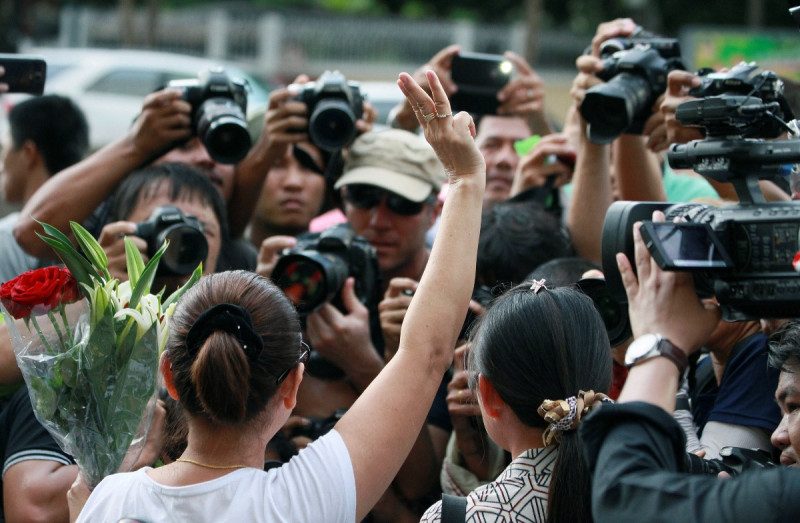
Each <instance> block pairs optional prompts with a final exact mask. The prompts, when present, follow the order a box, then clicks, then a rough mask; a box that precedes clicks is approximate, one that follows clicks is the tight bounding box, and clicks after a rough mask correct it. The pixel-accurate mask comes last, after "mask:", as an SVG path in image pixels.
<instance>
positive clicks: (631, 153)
mask: <svg viewBox="0 0 800 523" xmlns="http://www.w3.org/2000/svg"><path fill="white" fill-rule="evenodd" d="M612 148H613V151H614V152H613V154H612V162H613V165H614V174H615V175H616V182H617V190H618V192H619V198H620V199H621V200H634V201H644V202H665V201H667V193H666V191H665V190H664V182H663V180H662V176H661V162H660V159H659V157H658V156H657V155H656V154H655V153H653V152H651V151H649V150H648V149H647V148H646V138H645V137H643V136H634V135H631V134H623V135H621V136H620V137H619V138H617V139H616V140H614V143H613V145H612Z"/></svg>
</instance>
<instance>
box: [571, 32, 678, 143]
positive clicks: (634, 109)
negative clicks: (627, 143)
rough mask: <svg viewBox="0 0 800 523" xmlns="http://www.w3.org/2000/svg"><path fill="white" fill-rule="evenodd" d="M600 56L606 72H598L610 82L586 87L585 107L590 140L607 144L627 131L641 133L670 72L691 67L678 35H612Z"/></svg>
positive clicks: (582, 103)
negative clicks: (675, 36)
mask: <svg viewBox="0 0 800 523" xmlns="http://www.w3.org/2000/svg"><path fill="white" fill-rule="evenodd" d="M639 34H643V33H639ZM600 57H601V58H602V59H603V70H602V71H600V72H599V73H597V76H598V77H599V78H601V79H602V80H605V81H606V83H604V84H600V85H596V86H594V87H592V88H590V89H588V90H587V91H586V96H585V97H584V99H583V102H581V107H580V111H581V115H582V116H583V118H584V119H585V120H586V122H587V124H588V125H587V128H586V131H587V136H588V137H589V139H590V140H591V141H593V142H594V143H599V144H606V143H611V142H612V141H613V140H614V139H615V138H616V137H617V136H619V135H620V134H622V133H628V134H639V133H641V132H642V128H643V127H644V123H645V121H646V120H647V118H649V117H650V115H651V114H652V112H653V104H655V102H656V99H657V98H658V97H659V96H660V95H661V93H663V92H664V91H665V90H666V88H667V75H668V74H669V72H670V71H673V70H675V69H685V67H684V66H683V62H682V61H681V50H680V45H679V44H678V41H677V40H675V39H672V38H653V37H647V36H643V37H634V38H612V39H610V40H606V41H605V42H603V45H601V46H600Z"/></svg>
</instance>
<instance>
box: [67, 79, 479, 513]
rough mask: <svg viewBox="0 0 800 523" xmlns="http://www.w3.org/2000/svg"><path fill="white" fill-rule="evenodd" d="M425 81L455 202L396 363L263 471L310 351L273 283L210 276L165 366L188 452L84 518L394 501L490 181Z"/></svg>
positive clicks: (457, 319)
mask: <svg viewBox="0 0 800 523" xmlns="http://www.w3.org/2000/svg"><path fill="white" fill-rule="evenodd" d="M427 76H428V82H429V83H430V85H431V89H432V96H429V95H428V94H426V93H425V91H423V90H422V88H420V86H419V85H418V84H417V83H416V82H415V81H414V80H413V79H412V78H411V76H409V75H408V74H405V73H402V74H401V75H400V78H399V81H398V85H399V87H400V88H401V90H402V91H403V93H404V94H405V95H406V97H407V98H408V100H409V103H410V104H411V106H412V107H413V108H414V111H415V113H416V114H417V118H418V120H419V123H420V125H421V126H422V128H423V130H424V131H425V137H426V139H427V140H428V141H429V142H430V144H431V145H432V146H433V148H434V150H435V151H436V153H437V155H438V156H439V159H440V160H441V162H442V165H443V167H444V169H445V170H446V172H447V174H448V176H449V179H450V192H449V194H448V196H447V202H446V203H445V204H444V211H443V214H442V222H441V226H440V229H439V235H438V236H437V240H436V245H435V246H434V247H433V250H432V252H431V255H430V258H429V261H428V264H427V268H426V269H425V273H424V274H423V276H422V279H421V281H420V284H419V287H418V288H417V291H416V294H415V298H414V300H413V301H412V303H411V305H410V307H409V309H408V313H407V315H406V318H405V321H404V323H403V329H402V333H401V337H400V347H399V350H398V352H397V354H396V355H395V356H394V358H393V359H392V361H391V362H390V363H389V364H388V365H387V366H386V367H385V369H384V370H383V371H382V372H381V373H380V375H379V376H378V377H377V378H375V380H374V381H373V382H372V383H371V384H370V386H369V387H368V388H367V389H366V390H365V391H364V393H363V394H362V395H361V396H360V397H359V399H358V400H357V401H356V403H355V404H354V405H353V406H352V407H351V408H350V409H349V410H348V411H347V413H346V414H345V415H344V416H343V417H342V419H341V420H339V422H338V423H337V424H336V426H335V427H334V429H333V430H331V431H330V432H329V433H328V434H326V435H325V436H323V437H321V438H319V439H318V440H317V441H315V442H313V443H311V444H310V445H309V446H308V447H307V448H305V449H304V450H301V451H300V453H299V454H298V455H297V456H296V457H295V458H293V459H292V460H291V461H289V462H288V463H286V464H284V465H283V466H282V467H280V468H277V469H271V470H269V471H266V472H265V471H264V470H263V466H264V450H265V448H266V445H267V442H268V441H269V440H270V439H271V438H272V436H273V435H274V434H275V433H277V432H278V430H280V428H281V427H282V426H283V425H284V423H285V422H286V420H287V419H288V417H289V415H290V414H291V412H292V409H293V408H294V406H295V403H296V399H297V388H298V386H299V385H300V382H301V380H302V378H303V370H304V362H305V361H306V357H307V355H308V348H307V347H306V346H305V345H304V344H303V343H302V341H301V333H300V325H299V322H298V319H297V316H296V313H295V311H294V309H293V307H292V306H291V304H290V302H289V300H288V299H287V298H286V297H285V295H284V294H283V293H282V292H281V291H280V290H279V289H278V288H277V287H276V286H275V285H273V284H272V283H271V282H270V281H269V280H267V279H265V278H263V277H260V276H257V275H255V274H252V273H247V272H227V273H220V274H214V275H211V276H207V277H204V278H203V279H201V280H200V281H199V282H198V283H197V284H196V285H195V286H194V287H193V288H192V289H190V290H189V292H187V293H186V294H185V295H184V296H183V298H181V300H180V302H179V303H178V306H177V307H176V309H175V313H174V315H173V316H172V318H171V321H170V327H171V328H170V335H169V340H168V343H167V348H166V350H165V351H164V354H163V356H162V361H161V372H162V374H163V375H164V381H165V384H166V387H167V390H168V392H169V394H170V396H172V397H173V398H175V399H177V400H178V401H179V402H180V403H181V405H182V406H183V409H184V412H185V415H186V418H187V425H188V444H187V447H186V450H185V451H184V453H183V454H182V455H181V456H180V458H179V459H178V460H176V461H175V462H174V463H170V464H168V465H165V466H163V467H160V468H156V469H151V468H144V469H141V470H139V471H137V472H130V473H122V474H115V475H112V476H109V477H107V478H105V479H104V480H103V481H102V482H101V483H100V484H99V485H98V486H97V488H96V489H95V490H94V492H93V493H92V494H91V496H90V497H89V498H88V501H86V504H85V506H83V510H82V511H81V512H80V515H79V516H78V520H79V521H118V520H119V519H120V518H122V517H135V518H138V519H142V520H144V521H148V522H149V523H156V522H161V521H241V522H245V521H247V522H252V521H309V522H311V521H324V522H326V523H327V522H335V521H358V520H361V519H362V518H364V517H365V516H366V514H367V513H368V512H369V510H370V509H371V508H372V507H373V506H374V505H375V503H376V502H377V501H378V499H379V498H380V496H381V495H382V494H383V493H384V492H385V491H386V489H387V488H388V487H389V485H390V483H391V481H392V479H393V478H394V477H395V476H396V474H397V472H398V470H399V469H400V466H401V465H402V463H403V461H404V460H405V458H406V456H407V455H408V453H409V451H410V450H411V448H412V446H413V444H414V442H415V440H416V439H417V436H418V435H419V433H420V430H421V429H422V426H423V423H424V421H425V418H426V415H427V413H428V410H429V408H430V405H431V403H432V401H433V398H434V395H435V393H436V391H437V389H438V387H439V384H440V382H441V380H442V377H443V375H444V373H445V371H446V370H447V369H448V368H449V367H450V364H451V362H452V359H453V347H454V345H455V342H456V338H457V336H458V332H459V328H460V326H461V323H462V322H463V321H464V316H465V315H466V312H467V307H468V304H469V299H470V295H471V292H472V282H473V281H474V279H475V259H476V252H477V245H478V232H479V229H480V214H481V205H482V201H483V190H484V185H485V177H486V173H485V170H486V169H485V164H484V161H483V157H482V156H481V154H480V152H479V151H478V149H477V148H476V146H475V143H474V140H473V137H474V135H475V127H474V124H473V122H472V118H471V117H470V116H469V115H468V114H467V113H459V114H458V115H456V116H455V117H454V116H453V115H452V114H451V112H450V104H449V102H448V100H447V96H446V95H445V92H444V90H443V89H442V86H441V84H440V83H439V80H438V78H437V77H436V75H435V74H434V73H433V72H432V71H429V72H428V73H427ZM84 490H85V489H84ZM81 493H82V489H81V485H79V484H76V485H74V486H73V488H72V489H71V491H70V501H71V510H72V512H73V514H74V513H76V512H77V511H79V510H80V505H81V500H82V499H83V498H82V496H81ZM84 495H85V494H84Z"/></svg>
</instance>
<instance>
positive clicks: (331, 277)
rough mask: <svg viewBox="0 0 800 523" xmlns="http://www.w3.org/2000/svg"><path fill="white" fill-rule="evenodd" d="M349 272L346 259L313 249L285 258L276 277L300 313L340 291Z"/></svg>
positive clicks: (309, 309)
mask: <svg viewBox="0 0 800 523" xmlns="http://www.w3.org/2000/svg"><path fill="white" fill-rule="evenodd" d="M349 275H350V267H349V266H348V263H347V260H346V259H344V258H342V257H341V256H338V255H336V254H334V253H322V252H318V251H313V250H309V251H302V252H300V253H296V254H287V255H286V256H284V257H283V258H281V259H280V260H279V261H278V264H277V265H276V266H275V270H274V271H273V273H272V278H273V280H275V282H276V283H277V284H278V287H280V288H281V289H283V292H284V293H285V294H286V296H288V297H289V299H290V300H291V301H292V303H294V305H295V307H297V312H298V314H308V313H311V312H314V311H315V310H317V309H318V308H320V307H321V306H322V305H323V304H325V303H326V302H329V301H330V300H331V299H332V298H333V297H334V296H335V295H336V294H338V292H339V290H340V289H341V288H342V286H343V285H344V281H345V280H346V279H347V277H348V276H349Z"/></svg>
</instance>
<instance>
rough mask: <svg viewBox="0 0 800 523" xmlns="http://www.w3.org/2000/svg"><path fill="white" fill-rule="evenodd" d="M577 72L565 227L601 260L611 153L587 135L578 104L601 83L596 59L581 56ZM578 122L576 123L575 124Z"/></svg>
mask: <svg viewBox="0 0 800 523" xmlns="http://www.w3.org/2000/svg"><path fill="white" fill-rule="evenodd" d="M576 65H577V67H578V75H577V76H576V77H575V80H573V82H572V88H571V90H570V94H571V95H572V98H573V99H574V100H575V104H574V105H573V107H572V108H571V109H570V112H569V113H568V115H567V119H568V121H569V122H572V123H571V127H574V128H577V129H579V130H580V132H579V133H578V154H577V158H576V161H575V172H574V173H573V175H572V197H571V198H570V205H569V210H568V212H567V228H568V229H569V233H570V236H571V237H572V242H573V244H574V245H575V248H576V249H577V250H578V253H579V254H580V255H581V256H583V257H584V258H586V259H588V260H592V261H594V262H596V263H600V259H601V254H600V253H601V251H602V244H601V240H602V234H601V233H602V230H603V218H604V217H605V215H606V211H607V210H608V207H609V206H610V205H611V202H612V192H611V174H610V166H611V154H610V147H609V146H608V145H598V144H596V143H593V142H592V141H590V140H589V139H588V138H587V137H586V122H585V121H584V120H583V118H582V117H581V114H580V111H579V110H578V107H580V104H581V102H582V101H583V98H584V96H585V94H586V90H587V89H589V88H591V87H592V86H594V85H597V84H598V83H600V82H601V80H600V79H599V78H597V77H596V76H595V72H596V71H598V70H599V68H601V67H602V66H601V64H600V61H599V59H597V58H595V57H592V56H581V57H578V60H577V61H576ZM575 122H577V123H575Z"/></svg>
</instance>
